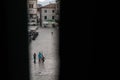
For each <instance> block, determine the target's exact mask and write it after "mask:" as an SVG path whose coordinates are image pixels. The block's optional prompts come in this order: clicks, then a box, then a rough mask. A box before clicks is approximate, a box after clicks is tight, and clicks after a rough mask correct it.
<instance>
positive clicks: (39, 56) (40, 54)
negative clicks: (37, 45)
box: [38, 52, 42, 63]
mask: <svg viewBox="0 0 120 80" xmlns="http://www.w3.org/2000/svg"><path fill="white" fill-rule="evenodd" d="M38 59H39V63H40V62H41V59H42V53H41V52H39V53H38Z"/></svg>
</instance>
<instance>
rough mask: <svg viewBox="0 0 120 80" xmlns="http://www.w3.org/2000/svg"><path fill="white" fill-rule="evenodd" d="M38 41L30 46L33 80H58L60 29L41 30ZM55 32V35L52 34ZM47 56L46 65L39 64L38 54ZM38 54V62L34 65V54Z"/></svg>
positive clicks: (34, 41)
mask: <svg viewBox="0 0 120 80" xmlns="http://www.w3.org/2000/svg"><path fill="white" fill-rule="evenodd" d="M37 31H38V32H39V35H38V37H37V38H36V40H33V41H32V42H31V44H30V49H29V51H30V67H31V68H30V71H31V80H57V78H58V77H57V75H59V74H58V70H59V56H58V49H59V47H58V44H59V41H58V40H59V36H58V29H55V28H39V29H38V30H37ZM51 32H53V35H52V34H51ZM39 51H40V52H42V53H43V55H44V56H45V63H40V64H39V63H38V52H39ZM34 52H35V53H36V54H37V62H36V64H34V63H33V53H34Z"/></svg>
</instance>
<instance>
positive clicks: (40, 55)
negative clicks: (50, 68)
mask: <svg viewBox="0 0 120 80" xmlns="http://www.w3.org/2000/svg"><path fill="white" fill-rule="evenodd" d="M33 58H34V63H36V53H34V54H33ZM38 61H39V63H41V62H42V63H44V61H45V57H44V56H43V54H42V53H41V52H39V53H38Z"/></svg>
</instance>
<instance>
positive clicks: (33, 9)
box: [28, 0, 37, 28]
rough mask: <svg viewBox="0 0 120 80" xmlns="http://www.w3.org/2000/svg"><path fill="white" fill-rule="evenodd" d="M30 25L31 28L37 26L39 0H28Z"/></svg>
mask: <svg viewBox="0 0 120 80" xmlns="http://www.w3.org/2000/svg"><path fill="white" fill-rule="evenodd" d="M28 25H29V28H31V27H32V28H36V27H37V0H28Z"/></svg>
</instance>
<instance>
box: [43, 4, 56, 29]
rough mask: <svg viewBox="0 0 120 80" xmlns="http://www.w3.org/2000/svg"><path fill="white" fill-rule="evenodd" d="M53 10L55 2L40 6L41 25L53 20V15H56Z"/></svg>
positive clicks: (50, 22)
mask: <svg viewBox="0 0 120 80" xmlns="http://www.w3.org/2000/svg"><path fill="white" fill-rule="evenodd" d="M55 10H56V3H51V4H48V5H45V6H42V7H41V23H42V27H47V24H50V25H51V24H53V23H54V22H55V17H56V13H55ZM49 27H52V26H49Z"/></svg>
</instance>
